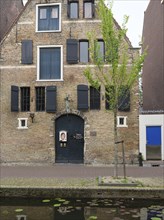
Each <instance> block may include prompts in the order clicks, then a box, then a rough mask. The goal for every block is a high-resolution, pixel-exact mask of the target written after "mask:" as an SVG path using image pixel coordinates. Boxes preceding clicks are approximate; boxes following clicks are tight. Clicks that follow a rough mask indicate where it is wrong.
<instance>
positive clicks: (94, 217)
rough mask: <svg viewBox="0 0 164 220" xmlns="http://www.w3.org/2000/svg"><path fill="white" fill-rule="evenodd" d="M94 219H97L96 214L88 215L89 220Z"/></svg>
mask: <svg viewBox="0 0 164 220" xmlns="http://www.w3.org/2000/svg"><path fill="white" fill-rule="evenodd" d="M95 219H97V216H94V215H93V216H90V217H89V220H95Z"/></svg>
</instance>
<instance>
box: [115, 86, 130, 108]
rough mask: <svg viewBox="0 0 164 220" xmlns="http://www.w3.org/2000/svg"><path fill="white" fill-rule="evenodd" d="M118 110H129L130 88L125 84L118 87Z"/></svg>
mask: <svg viewBox="0 0 164 220" xmlns="http://www.w3.org/2000/svg"><path fill="white" fill-rule="evenodd" d="M118 110H119V111H130V90H129V89H128V88H127V87H126V86H122V87H121V88H120V92H119V99H118Z"/></svg>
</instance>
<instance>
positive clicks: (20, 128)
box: [17, 127, 28, 130]
mask: <svg viewBox="0 0 164 220" xmlns="http://www.w3.org/2000/svg"><path fill="white" fill-rule="evenodd" d="M17 129H19V130H22V129H23V130H24V129H25V130H27V129H28V127H17Z"/></svg>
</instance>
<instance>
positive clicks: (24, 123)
mask: <svg viewBox="0 0 164 220" xmlns="http://www.w3.org/2000/svg"><path fill="white" fill-rule="evenodd" d="M27 120H28V118H18V129H27V128H28V127H27Z"/></svg>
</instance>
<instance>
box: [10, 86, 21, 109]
mask: <svg viewBox="0 0 164 220" xmlns="http://www.w3.org/2000/svg"><path fill="white" fill-rule="evenodd" d="M11 111H12V112H18V111H19V88H18V87H17V86H11Z"/></svg>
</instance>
